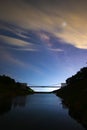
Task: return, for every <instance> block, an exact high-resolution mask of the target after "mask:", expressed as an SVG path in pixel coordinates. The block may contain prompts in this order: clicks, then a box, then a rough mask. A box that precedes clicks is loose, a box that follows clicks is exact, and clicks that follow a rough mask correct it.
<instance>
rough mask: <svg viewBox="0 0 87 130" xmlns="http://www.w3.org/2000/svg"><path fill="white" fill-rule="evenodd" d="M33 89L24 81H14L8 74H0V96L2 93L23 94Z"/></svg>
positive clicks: (29, 92)
mask: <svg viewBox="0 0 87 130" xmlns="http://www.w3.org/2000/svg"><path fill="white" fill-rule="evenodd" d="M33 92H34V91H33V90H32V89H31V88H29V87H28V86H27V84H26V83H20V82H16V81H15V80H14V79H12V78H10V77H9V76H5V75H1V76H0V97H2V96H4V95H8V94H11V95H17V94H18V95H25V94H32V93H33Z"/></svg>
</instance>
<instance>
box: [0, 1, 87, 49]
mask: <svg viewBox="0 0 87 130" xmlns="http://www.w3.org/2000/svg"><path fill="white" fill-rule="evenodd" d="M86 5H87V1H86V0H83V1H82V0H76V1H74V0H66V1H64V0H52V1H50V0H44V1H42V0H37V2H36V1H35V0H33V1H31V0H29V1H28V0H19V1H17V0H15V1H11V0H7V1H5V0H3V1H2V0H1V1H0V18H1V19H2V20H4V21H8V22H11V23H13V24H16V25H18V26H20V27H22V28H25V29H31V30H45V31H47V32H51V33H53V34H54V35H55V36H57V37H60V38H61V39H63V40H64V41H65V42H67V43H69V44H72V45H74V46H75V47H77V48H81V49H87V24H86V21H87V15H86V12H87V7H86ZM65 23H67V24H66V26H65ZM17 33H18V32H17ZM19 36H24V35H22V32H20V33H19ZM25 37H26V36H25ZM43 38H45V39H46V38H47V37H43ZM19 44H20V43H19Z"/></svg>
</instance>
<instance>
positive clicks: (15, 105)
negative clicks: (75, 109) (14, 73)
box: [0, 93, 84, 130]
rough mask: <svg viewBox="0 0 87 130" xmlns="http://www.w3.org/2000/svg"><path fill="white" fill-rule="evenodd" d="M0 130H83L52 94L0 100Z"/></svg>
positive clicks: (59, 100)
mask: <svg viewBox="0 0 87 130" xmlns="http://www.w3.org/2000/svg"><path fill="white" fill-rule="evenodd" d="M0 129H1V130H4V129H8V130H10V129H11V130H65V129H66V130H84V128H83V127H82V126H81V125H80V124H79V123H78V122H77V121H76V120H74V119H72V118H71V117H70V116H69V114H68V109H67V108H64V107H63V106H62V103H61V99H60V98H59V97H57V96H56V95H55V94H52V93H47V94H45V93H42V94H41V93H39V94H37V93H36V94H32V95H28V96H17V97H15V98H11V97H8V98H7V97H5V98H3V99H0Z"/></svg>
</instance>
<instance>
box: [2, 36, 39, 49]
mask: <svg viewBox="0 0 87 130" xmlns="http://www.w3.org/2000/svg"><path fill="white" fill-rule="evenodd" d="M0 41H1V42H4V43H6V44H8V45H10V46H8V48H12V49H15V50H22V51H37V48H36V47H35V46H34V45H33V44H32V43H29V42H26V41H23V40H20V39H16V38H12V37H8V36H3V35H0Z"/></svg>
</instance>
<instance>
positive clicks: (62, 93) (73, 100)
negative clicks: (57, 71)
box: [55, 67, 87, 129]
mask: <svg viewBox="0 0 87 130" xmlns="http://www.w3.org/2000/svg"><path fill="white" fill-rule="evenodd" d="M66 83H67V86H66V87H63V88H61V89H59V90H58V91H55V93H56V95H58V96H59V97H61V99H62V103H63V105H64V106H65V107H66V108H68V109H69V115H70V116H71V117H73V118H74V119H75V120H77V121H78V122H79V123H81V124H82V125H83V126H84V128H85V129H87V67H85V68H82V69H81V70H80V71H79V72H77V74H76V75H74V76H72V77H70V78H68V79H67V80H66Z"/></svg>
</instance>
